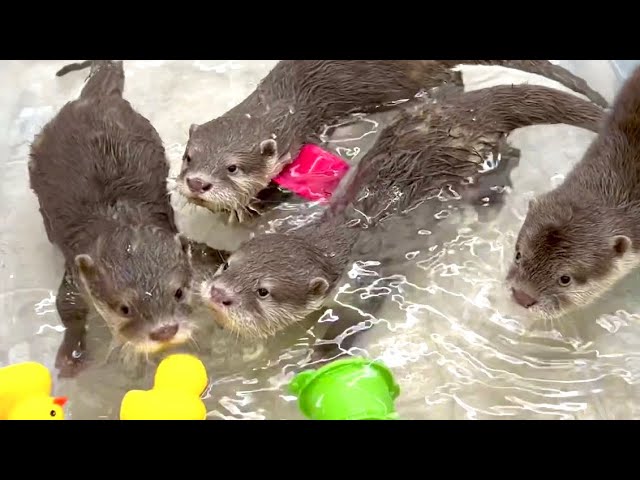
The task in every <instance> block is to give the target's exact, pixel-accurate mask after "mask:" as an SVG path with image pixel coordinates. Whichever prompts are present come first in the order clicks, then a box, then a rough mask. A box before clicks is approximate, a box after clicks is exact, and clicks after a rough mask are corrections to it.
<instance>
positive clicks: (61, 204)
mask: <svg viewBox="0 0 640 480" xmlns="http://www.w3.org/2000/svg"><path fill="white" fill-rule="evenodd" d="M82 65H84V66H89V65H90V66H91V70H90V73H89V77H88V79H87V80H86V83H85V85H84V87H83V88H82V91H81V93H80V96H79V98H77V99H76V100H73V101H71V102H69V103H67V104H65V105H64V106H63V107H62V108H61V109H60V111H59V112H58V113H57V114H56V116H55V117H54V118H53V119H52V120H51V121H49V122H48V123H47V124H46V125H45V126H44V127H43V129H42V130H41V131H40V133H39V134H38V135H36V137H35V139H34V141H33V143H32V145H31V151H30V161H29V167H28V168H29V179H30V186H31V189H32V190H33V191H34V193H35V194H36V196H37V198H38V202H39V206H40V213H41V215H42V220H43V223H44V227H45V231H46V234H47V237H48V239H49V241H50V242H51V243H53V244H54V245H56V246H57V247H58V248H59V249H60V250H61V251H62V253H63V255H64V259H65V273H64V275H63V278H62V281H61V284H60V286H59V289H58V294H57V298H56V306H57V310H58V312H59V315H60V318H61V321H62V324H63V325H64V327H65V332H64V337H63V340H62V343H61V345H60V348H59V350H58V353H57V356H56V362H55V365H56V368H58V369H59V373H60V375H61V376H63V377H64V376H67V377H69V376H74V375H76V374H77V373H78V372H79V371H81V370H82V369H83V368H84V367H85V366H86V364H87V352H86V345H85V343H86V342H85V340H86V329H87V326H86V323H87V316H88V314H89V313H90V312H92V311H95V312H97V313H98V314H99V315H100V316H101V317H102V318H103V319H104V320H105V322H106V324H107V325H108V327H109V329H110V330H111V332H112V334H113V336H114V339H115V340H116V341H117V342H118V343H119V344H122V345H123V346H124V347H126V348H128V349H129V350H133V351H134V352H136V353H150V352H155V351H158V350H161V349H163V348H165V347H169V346H172V345H177V344H182V343H184V342H186V341H187V340H189V339H190V337H191V336H192V333H193V330H194V326H193V325H192V323H191V321H190V320H189V314H190V311H191V308H192V307H191V299H192V289H191V282H192V273H193V272H192V260H193V256H192V250H193V248H194V247H195V248H196V250H197V254H198V256H199V257H202V258H204V259H205V260H206V261H205V264H208V265H209V266H210V268H213V267H214V266H215V265H216V263H215V262H210V261H209V260H207V259H206V255H204V253H205V252H204V251H203V249H204V248H205V247H204V246H202V245H196V244H194V242H190V241H189V240H188V239H187V238H185V237H183V236H182V235H180V234H179V233H178V231H177V228H176V225H175V221H174V212H173V209H172V207H171V205H170V203H169V196H168V192H167V187H166V178H167V175H168V172H169V163H168V160H167V158H166V156H165V150H164V147H163V145H162V141H161V139H160V136H159V135H158V133H157V131H156V130H155V128H154V127H153V126H152V125H151V123H150V122H149V121H148V120H147V119H146V118H144V117H143V116H142V115H140V114H139V113H137V112H136V111H135V110H134V108H133V107H132V106H131V105H130V103H129V102H128V101H127V100H125V99H124V98H123V90H124V80H125V75H124V70H123V64H122V62H115V61H109V60H100V61H91V62H88V63H87V62H85V64H81V65H80V67H82ZM74 69H78V65H72V66H68V67H65V68H63V69H62V70H61V71H60V72H58V75H61V74H64V73H66V72H68V71H72V70H74Z"/></svg>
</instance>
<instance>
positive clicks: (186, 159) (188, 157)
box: [184, 153, 191, 163]
mask: <svg viewBox="0 0 640 480" xmlns="http://www.w3.org/2000/svg"><path fill="white" fill-rule="evenodd" d="M184 161H185V162H187V163H191V157H190V156H189V154H186V153H185V155H184Z"/></svg>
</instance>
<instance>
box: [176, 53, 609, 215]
mask: <svg viewBox="0 0 640 480" xmlns="http://www.w3.org/2000/svg"><path fill="white" fill-rule="evenodd" d="M461 64H475V65H478V64H487V65H501V66H505V67H511V68H515V69H518V70H522V71H526V72H529V73H534V74H538V75H542V76H545V77H548V78H550V79H553V80H556V81H558V82H560V83H562V84H563V85H564V86H566V87H568V88H570V89H571V90H573V91H575V92H577V93H582V94H584V95H585V96H587V97H588V98H589V99H591V100H592V101H593V102H595V103H596V104H598V105H601V106H606V101H605V100H604V99H603V98H602V96H600V95H599V94H598V93H596V92H595V91H593V90H592V89H590V88H589V87H588V86H587V84H586V83H585V82H584V80H581V79H580V78H578V77H576V76H574V75H573V74H571V73H570V72H568V71H567V70H565V69H563V68H562V67H559V66H557V65H553V64H552V63H550V62H549V61H546V60H406V61H405V60H402V61H400V60H362V61H354V60H286V61H281V62H279V63H278V64H277V65H276V66H275V67H274V68H273V69H272V70H271V71H270V72H269V74H268V75H267V76H266V77H265V78H264V79H263V80H262V81H261V82H260V84H259V85H258V87H257V88H256V89H255V91H254V92H253V93H251V95H249V96H248V97H247V98H246V99H245V100H244V101H242V102H241V103H240V104H238V105H237V106H235V107H234V108H233V109H231V110H229V111H228V112H227V113H225V114H224V115H222V116H221V117H219V118H216V119H214V120H211V121H209V122H207V123H204V124H202V125H192V126H191V128H190V129H189V140H188V143H187V147H186V150H185V153H184V156H183V163H182V170H181V172H180V174H179V177H178V179H177V181H176V190H177V191H178V192H179V193H180V194H181V195H183V196H184V197H185V198H186V199H187V200H188V201H190V202H192V203H194V204H196V205H200V206H203V207H205V208H208V209H209V210H211V211H217V212H229V214H230V216H229V218H230V220H239V221H244V220H248V219H251V218H253V216H254V215H255V214H258V213H260V212H261V210H263V209H264V208H265V207H267V206H269V204H271V202H264V201H263V200H262V198H261V195H262V192H263V190H264V189H267V188H271V189H273V184H272V182H271V181H272V179H273V178H274V177H275V176H277V175H278V173H280V171H281V170H282V169H283V168H284V167H285V166H286V165H287V164H288V163H289V162H291V161H292V159H294V158H295V157H296V156H297V154H298V150H299V149H300V147H301V146H302V145H303V144H304V143H306V142H316V139H315V135H316V134H317V133H318V131H319V129H321V128H322V126H323V124H325V123H327V122H331V121H333V120H336V119H339V118H343V117H345V116H347V115H348V114H350V113H353V112H356V111H357V112H361V113H371V112H373V111H375V110H380V109H385V108H392V107H393V105H394V104H397V103H398V102H400V101H402V100H408V99H410V98H412V97H414V96H415V95H416V94H417V93H419V92H420V91H421V90H428V89H430V88H433V87H436V86H439V85H442V84H443V83H451V84H457V85H460V84H461V83H462V80H461V74H460V72H457V71H454V68H455V67H456V66H458V65H461Z"/></svg>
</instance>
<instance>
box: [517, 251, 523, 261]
mask: <svg viewBox="0 0 640 480" xmlns="http://www.w3.org/2000/svg"><path fill="white" fill-rule="evenodd" d="M521 258H522V254H521V253H520V252H516V262H519V261H520V259H521Z"/></svg>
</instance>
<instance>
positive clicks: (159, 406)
mask: <svg viewBox="0 0 640 480" xmlns="http://www.w3.org/2000/svg"><path fill="white" fill-rule="evenodd" d="M207 384H208V378H207V371H206V369H205V367H204V365H203V364H202V362H201V361H200V360H199V359H198V358H197V357H194V356H193V355H188V354H174V355H169V356H168V357H166V358H165V359H164V360H162V362H160V365H158V369H157V370H156V375H155V378H154V384H153V388H152V389H151V390H131V391H129V392H127V393H126V395H125V396H124V398H123V399H122V404H121V406H120V420H205V418H206V416H207V409H206V408H205V406H204V403H203V402H202V399H201V398H200V396H201V395H202V393H203V392H204V390H205V389H206V388H207Z"/></svg>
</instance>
